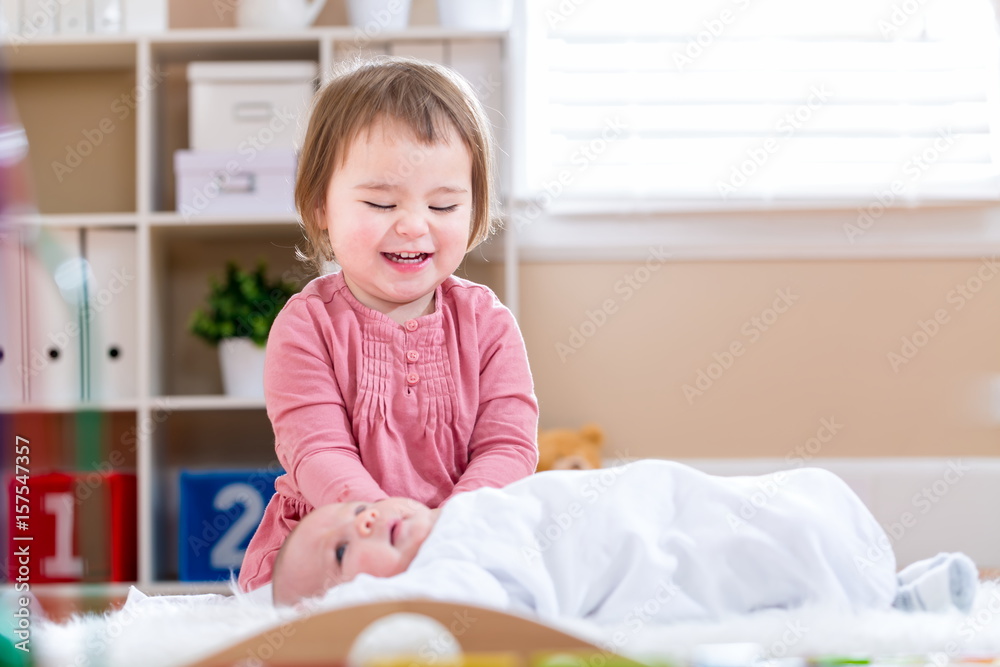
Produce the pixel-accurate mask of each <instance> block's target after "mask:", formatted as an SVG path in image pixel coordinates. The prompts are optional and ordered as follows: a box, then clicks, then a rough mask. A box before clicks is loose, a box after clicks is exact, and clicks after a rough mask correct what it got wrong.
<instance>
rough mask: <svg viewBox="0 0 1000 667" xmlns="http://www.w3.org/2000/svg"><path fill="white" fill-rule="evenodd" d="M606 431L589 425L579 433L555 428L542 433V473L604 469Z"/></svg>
mask: <svg viewBox="0 0 1000 667" xmlns="http://www.w3.org/2000/svg"><path fill="white" fill-rule="evenodd" d="M603 446H604V431H602V430H601V427H600V426H598V425H596V424H587V425H585V426H584V427H583V428H581V429H580V430H578V431H574V430H573V429H569V428H554V429H545V430H541V429H540V430H539V431H538V472H542V471H545V470H591V469H593V468H600V467H601V448H602V447H603Z"/></svg>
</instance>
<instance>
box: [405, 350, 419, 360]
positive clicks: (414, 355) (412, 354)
mask: <svg viewBox="0 0 1000 667" xmlns="http://www.w3.org/2000/svg"><path fill="white" fill-rule="evenodd" d="M419 358H420V354H419V353H418V352H417V351H416V350H410V351H409V352H407V353H406V360H407V361H409V362H414V361H416V360H417V359H419Z"/></svg>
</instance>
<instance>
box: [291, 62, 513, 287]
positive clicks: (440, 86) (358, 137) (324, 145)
mask: <svg viewBox="0 0 1000 667" xmlns="http://www.w3.org/2000/svg"><path fill="white" fill-rule="evenodd" d="M386 138H388V139H389V140H390V141H400V140H401V141H402V142H403V144H405V145H402V144H401V145H400V147H399V150H400V151H405V152H404V153H402V154H401V155H399V156H396V157H397V158H398V159H397V160H396V161H395V162H394V163H390V162H389V161H387V160H383V161H382V162H381V163H379V164H378V165H375V166H378V167H379V168H381V169H383V172H384V173H379V174H377V175H376V176H372V175H371V173H365V174H363V175H362V177H363V178H373V179H374V180H375V181H376V183H374V184H375V185H378V186H380V187H383V190H381V191H379V190H378V189H374V190H368V191H359V190H353V191H350V192H349V193H348V194H349V195H350V196H351V197H352V198H355V195H356V198H358V199H363V200H367V201H368V202H370V203H372V204H376V205H378V207H377V208H380V207H384V206H386V205H396V204H402V202H401V201H398V200H399V199H401V197H400V196H399V195H401V194H407V193H401V192H397V191H390V190H386V189H384V188H385V187H389V188H394V187H397V186H402V185H422V184H421V183H416V184H414V183H413V181H414V180H415V179H417V180H419V179H420V178H421V177H423V178H424V179H425V181H426V180H427V179H434V178H437V179H438V180H442V181H443V180H444V179H450V177H451V175H450V174H447V173H445V174H429V173H428V171H429V170H436V169H439V167H441V163H442V162H444V161H448V162H454V161H455V160H461V162H462V164H454V165H449V166H452V167H455V168H460V169H462V170H464V173H463V174H461V176H462V177H463V179H464V180H465V182H466V183H467V184H468V185H467V186H462V187H463V188H464V187H468V192H467V193H465V194H466V197H467V199H468V201H467V202H460V201H459V200H460V199H461V197H458V198H456V197H455V196H453V195H454V194H455V193H448V192H443V193H436V194H435V196H434V197H432V198H430V200H428V201H427V202H425V203H426V204H427V205H428V206H430V207H434V209H435V210H440V209H443V208H447V207H450V206H452V205H453V204H456V203H462V204H463V205H462V206H461V207H460V210H457V211H455V213H454V214H455V215H456V216H459V217H461V218H462V220H463V222H464V225H465V226H466V227H465V229H464V230H463V235H464V238H463V239H462V241H463V243H462V245H463V249H462V250H463V252H462V256H464V254H465V252H467V251H468V250H471V249H472V248H473V247H475V246H476V245H478V244H479V243H481V242H482V241H484V240H485V239H486V238H487V237H488V236H489V235H490V233H491V232H492V230H493V222H494V215H493V212H492V208H493V206H494V196H493V178H492V176H493V169H494V166H493V160H494V157H493V155H494V152H493V137H492V132H491V129H490V124H489V120H488V118H487V116H486V114H485V112H484V110H483V107H482V105H481V104H480V102H479V100H478V98H477V97H476V94H475V92H474V91H473V90H472V87H471V86H470V85H469V84H468V82H467V81H465V79H463V78H462V77H461V76H459V75H458V74H457V73H455V72H453V71H452V70H450V69H448V68H447V67H443V66H441V65H436V64H433V63H429V62H423V61H420V60H416V59H411V58H394V57H381V58H376V59H373V60H368V61H359V62H356V63H353V64H350V65H347V66H346V67H345V68H344V69H343V70H342V71H341V72H340V73H338V74H337V75H336V76H335V77H334V78H333V80H331V81H330V82H329V83H327V84H326V85H325V86H324V87H323V89H322V90H321V91H320V92H319V93H318V94H317V96H316V98H315V99H314V101H313V108H312V113H311V116H310V119H309V124H308V127H307V129H306V134H305V139H304V142H303V147H302V151H301V153H300V155H299V166H298V174H297V176H296V182H295V205H296V208H297V209H298V211H299V215H300V216H301V218H302V225H303V228H304V232H305V237H306V242H307V244H306V247H305V248H303V249H302V251H301V252H300V257H302V258H303V259H305V260H307V261H309V262H310V263H311V264H312V265H313V266H314V267H317V268H318V267H320V266H322V264H323V263H324V262H325V261H328V260H331V259H334V258H335V255H337V254H338V253H340V254H343V253H345V252H347V251H348V249H347V248H336V252H335V248H334V244H331V241H330V236H331V234H332V233H333V232H331V230H330V229H329V222H330V220H329V215H328V214H329V211H328V210H327V209H328V208H329V203H330V202H329V200H330V199H331V197H332V196H333V195H331V179H332V178H333V177H334V175H335V174H336V173H337V172H338V171H339V170H341V169H342V168H344V167H345V165H346V164H347V161H348V159H349V158H350V157H353V156H354V155H356V154H357V153H358V152H359V151H364V150H366V149H368V148H369V147H370V146H371V145H372V144H373V141H374V142H377V141H378V140H379V139H382V140H384V139H386ZM383 143H384V141H383ZM441 146H447V147H450V148H453V149H458V151H457V152H455V151H452V152H451V153H450V154H449V153H441V152H432V151H433V149H434V148H436V147H441ZM370 162H371V160H369V163H370ZM368 166H369V167H372V166H373V165H371V164H369V165H368ZM353 175H355V174H352V176H353ZM355 180H357V179H355ZM350 185H351V186H354V185H358V183H351V184H350ZM431 185H434V186H435V187H437V185H441V186H445V187H449V186H452V185H453V183H451V182H441V183H440V184H437V183H431ZM337 195H338V196H340V197H341V198H343V188H341V192H339V193H337ZM383 195H389V196H383ZM452 200H454V201H452ZM382 210H384V209H382ZM338 212H339V213H341V214H342V213H343V212H344V209H343V208H340V209H338ZM361 213H364V211H361ZM341 217H343V215H342V216H341ZM351 250H353V249H351ZM337 260H338V261H340V263H341V265H342V266H343V261H341V258H339V257H337ZM345 268H346V267H345ZM456 268H457V267H456Z"/></svg>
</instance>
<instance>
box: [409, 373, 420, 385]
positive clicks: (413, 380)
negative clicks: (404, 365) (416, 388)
mask: <svg viewBox="0 0 1000 667" xmlns="http://www.w3.org/2000/svg"><path fill="white" fill-rule="evenodd" d="M419 381H420V376H419V375H417V374H416V373H410V374H409V375H407V376H406V383H407V384H416V383H417V382H419Z"/></svg>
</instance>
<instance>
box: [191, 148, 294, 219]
mask: <svg viewBox="0 0 1000 667" xmlns="http://www.w3.org/2000/svg"><path fill="white" fill-rule="evenodd" d="M174 175H175V177H176V182H177V190H176V194H177V212H178V213H180V214H181V215H182V216H184V218H185V219H187V218H191V217H194V216H199V215H247V214H251V215H288V216H292V215H294V214H295V202H294V197H293V191H294V183H295V152H294V151H292V150H290V149H284V150H266V151H260V152H259V153H256V154H252V155H247V154H244V153H241V152H238V151H177V152H175V153H174Z"/></svg>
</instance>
